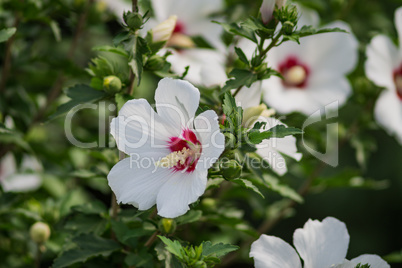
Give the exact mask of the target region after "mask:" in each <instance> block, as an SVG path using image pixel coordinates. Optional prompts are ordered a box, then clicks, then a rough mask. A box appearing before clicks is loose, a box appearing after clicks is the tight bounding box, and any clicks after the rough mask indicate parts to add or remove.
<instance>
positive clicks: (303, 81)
mask: <svg viewBox="0 0 402 268" xmlns="http://www.w3.org/2000/svg"><path fill="white" fill-rule="evenodd" d="M279 72H280V73H281V75H282V76H283V80H282V83H283V85H284V86H286V87H293V88H299V89H303V88H304V87H306V85H307V80H308V77H309V74H310V69H309V68H308V67H307V66H306V65H305V64H303V63H302V62H300V61H299V59H298V58H297V57H295V56H289V57H288V58H287V59H286V60H285V61H283V62H282V63H280V64H279Z"/></svg>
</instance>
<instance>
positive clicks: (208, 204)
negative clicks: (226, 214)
mask: <svg viewBox="0 0 402 268" xmlns="http://www.w3.org/2000/svg"><path fill="white" fill-rule="evenodd" d="M201 205H202V206H203V207H204V208H206V209H209V210H213V209H215V208H216V200H215V199H213V198H208V197H207V198H204V199H202V201H201Z"/></svg>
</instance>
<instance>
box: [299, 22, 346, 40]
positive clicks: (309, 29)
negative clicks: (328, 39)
mask: <svg viewBox="0 0 402 268" xmlns="http://www.w3.org/2000/svg"><path fill="white" fill-rule="evenodd" d="M334 32H336V33H348V31H346V30H344V29H341V28H323V29H315V28H314V27H313V26H311V25H304V26H303V27H302V28H301V29H300V30H297V31H295V32H294V34H297V35H298V36H299V37H305V36H309V35H314V34H321V33H334Z"/></svg>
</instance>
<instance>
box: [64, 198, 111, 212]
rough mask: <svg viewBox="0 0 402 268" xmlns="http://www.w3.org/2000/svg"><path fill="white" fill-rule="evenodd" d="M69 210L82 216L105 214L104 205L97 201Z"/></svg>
mask: <svg viewBox="0 0 402 268" xmlns="http://www.w3.org/2000/svg"><path fill="white" fill-rule="evenodd" d="M71 210H73V211H76V212H80V213H84V214H98V215H100V214H102V213H105V212H107V209H106V207H105V205H104V204H103V203H102V202H100V201H97V200H93V201H91V202H90V203H85V204H82V205H79V206H73V207H71Z"/></svg>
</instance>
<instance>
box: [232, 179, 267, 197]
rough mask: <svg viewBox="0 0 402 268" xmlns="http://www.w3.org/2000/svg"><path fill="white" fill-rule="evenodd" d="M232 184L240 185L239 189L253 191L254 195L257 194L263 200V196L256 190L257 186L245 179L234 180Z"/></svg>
mask: <svg viewBox="0 0 402 268" xmlns="http://www.w3.org/2000/svg"><path fill="white" fill-rule="evenodd" d="M232 182H234V183H236V184H238V185H240V186H241V187H244V188H247V189H250V190H252V191H254V192H255V193H257V194H259V195H260V196H261V197H262V198H265V197H264V195H263V194H262V193H261V192H260V190H259V189H258V188H257V186H255V185H254V184H253V183H252V182H251V181H249V180H247V179H235V180H232Z"/></svg>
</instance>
